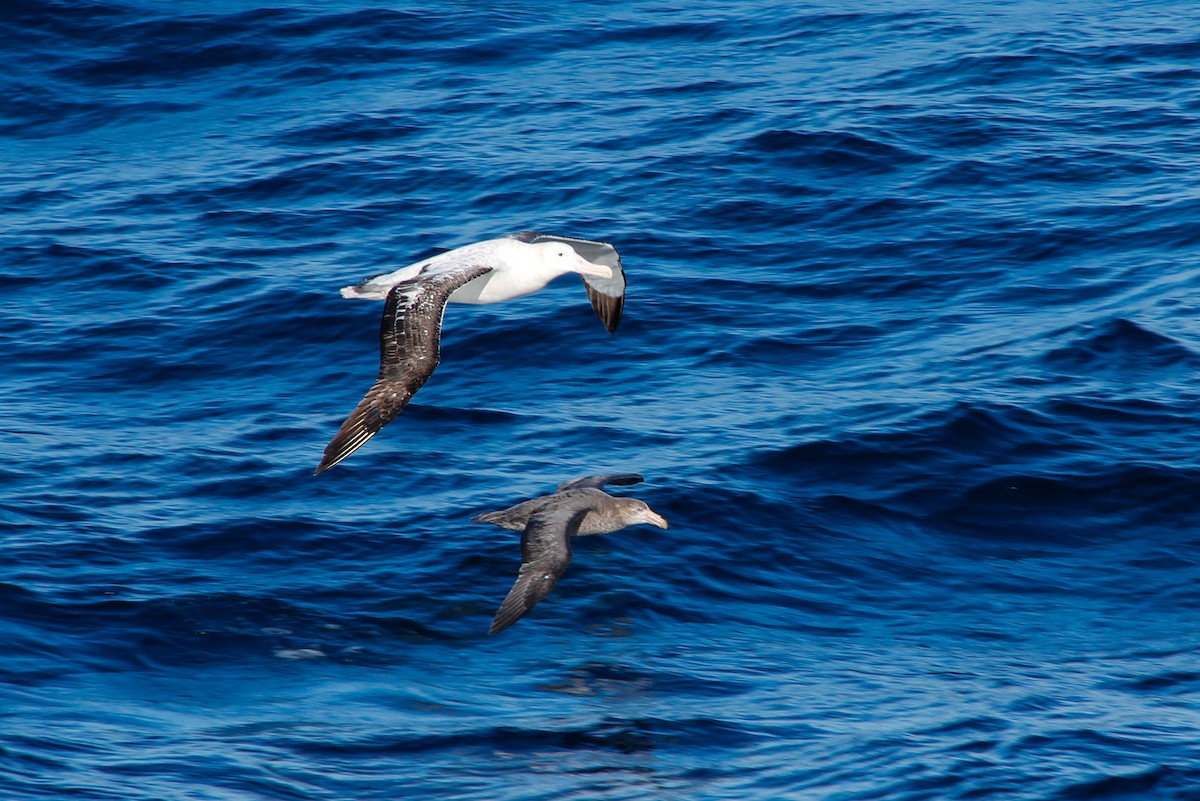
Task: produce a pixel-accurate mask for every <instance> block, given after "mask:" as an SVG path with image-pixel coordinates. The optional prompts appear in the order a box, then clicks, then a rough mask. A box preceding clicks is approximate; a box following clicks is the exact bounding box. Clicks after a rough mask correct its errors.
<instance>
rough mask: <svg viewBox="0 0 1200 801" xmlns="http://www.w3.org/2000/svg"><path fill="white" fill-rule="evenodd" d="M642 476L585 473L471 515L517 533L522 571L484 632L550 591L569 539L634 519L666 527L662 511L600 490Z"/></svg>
mask: <svg viewBox="0 0 1200 801" xmlns="http://www.w3.org/2000/svg"><path fill="white" fill-rule="evenodd" d="M641 480H642V477H641V476H639V475H636V474H633V473H618V474H614V475H602V476H588V477H587V478H581V479H575V480H573V481H567V482H565V483H563V484H562V485H561V486H560V487H559V489H558V491H557V492H555V493H554V494H553V495H543V496H542V497H540V498H533V499H532V500H528V501H522V502H521V503H518V504H517V505H515V506H511V507H509V508H508V509H502V510H500V511H498V512H486V513H484V514H480V515H476V516H475V517H473V518H471V520H473V521H474V522H477V523H491V524H493V525H496V526H500V527H501V528H507V529H511V530H513V531H520V532H521V569H520V571H519V572H518V573H517V580H516V583H514V584H513V586H512V589H511V590H509V592H508V595H507V596H506V597H505V599H504V601H503V602H502V603H501V604H500V608H499V609H498V610H496V616H495V617H494V618H493V619H492V624H491V626H490V627H489V628H488V634H496V633H497V632H500V631H503V630H504V629H506V628H508V627H509V626H511V625H512V624H513V623H516V622H517V621H518V620H520V619H521V618H522V617H524V616H525V614H526V613H528V612H529V610H530V609H532V608H533V607H534V605H535V604H537V602H538V601H540V600H542V599H543V598H545V597H546V595H547V594H549V592H550V590H551V589H552V588H553V587H554V584H555V582H557V581H558V579H559V577H560V576H562V574H563V572H564V571H566V569H567V565H568V564H570V563H571V542H570V540H571V537H577V536H588V535H592V534H608V533H610V532H613V531H619V530H620V529H623V528H626V527H627V526H633V525H637V524H638V523H648V524H650V525H652V526H658V527H659V528H666V527H667V521H666V520H665V519H664V518H663V517H662V515H660V514H658V513H657V512H655V511H654V510H652V509H651V508H650V507H649V506H647V505H646V503H645V501H641V500H639V499H637V498H617V497H613V496H612V495H609V494H608V493H607V492H605V491H604V490H603V489H601V487H603V486H605V485H607V484H620V485H628V484H636V483H638V482H639V481H641Z"/></svg>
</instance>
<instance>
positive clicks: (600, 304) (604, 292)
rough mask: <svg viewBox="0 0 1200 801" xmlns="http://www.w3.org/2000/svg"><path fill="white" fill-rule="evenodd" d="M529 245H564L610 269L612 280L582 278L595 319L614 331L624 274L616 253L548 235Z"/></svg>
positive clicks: (594, 244) (584, 241) (622, 296)
mask: <svg viewBox="0 0 1200 801" xmlns="http://www.w3.org/2000/svg"><path fill="white" fill-rule="evenodd" d="M531 233H532V232H531ZM530 241H531V242H534V243H537V242H566V243H567V244H568V245H570V246H571V247H572V248H574V249H575V252H576V253H578V254H579V255H580V256H583V257H584V258H585V259H587V260H588V261H590V262H593V263H594V264H603V265H606V266H607V267H609V268H611V269H612V278H596V277H594V276H590V275H589V276H584V278H583V283H584V287H585V288H586V289H587V295H588V300H590V301H591V302H592V308H593V309H595V310H596V316H597V317H599V318H600V321H601V322H602V323H604V327H605V328H606V329H608V333H610V334H611V333H613V332H614V331H616V330H617V323H619V322H621V310H622V309H623V308H624V307H625V270H624V269H623V268H622V267H621V256H620V255H619V254H618V253H617V249H616V248H614V247H613V246H612V245H610V244H609V243H607V242H595V241H593V240H591V239H575V238H574V237H570V236H553V235H551V234H536V235H533V236H532V239H531V240H530Z"/></svg>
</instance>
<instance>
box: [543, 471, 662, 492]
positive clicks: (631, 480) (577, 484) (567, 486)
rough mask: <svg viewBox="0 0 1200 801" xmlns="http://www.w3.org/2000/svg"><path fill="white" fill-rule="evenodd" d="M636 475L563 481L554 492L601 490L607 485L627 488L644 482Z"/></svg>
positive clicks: (621, 474)
mask: <svg viewBox="0 0 1200 801" xmlns="http://www.w3.org/2000/svg"><path fill="white" fill-rule="evenodd" d="M644 480H645V479H643V478H642V477H641V476H639V475H638V474H637V473H608V474H605V475H599V476H586V477H584V478H573V479H571V480H570V481H564V482H563V483H561V484H559V485H558V489H557V490H555V492H566V491H567V490H573V489H583V488H585V487H591V488H592V489H598V490H602V489H604V487H605V486H606V485H608V484H614V485H616V486H620V487H628V486H629V485H630V484H640V483H641V482H642V481H644Z"/></svg>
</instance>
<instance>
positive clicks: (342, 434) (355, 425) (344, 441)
mask: <svg viewBox="0 0 1200 801" xmlns="http://www.w3.org/2000/svg"><path fill="white" fill-rule="evenodd" d="M378 430H379V429H375V431H370V430H368V428H367V427H366V426H365V425H363V421H362V420H360V419H356V418H355V417H353V416H352V417H351V418H350V419H349V420H347V421H346V422H345V423H343V424H342V427H341V428H339V429H338V432H337V434H335V435H334V436H333V439H331V440H330V441H329V444H328V445H326V446H325V454H324V455H323V456H322V457H321V463H320V464H319V465H317V469H316V470H315V471H314V472H313V475H320V474H321V473H324V472H325V471H326V470H328V469H329V468H331V467H333V466H334V465H335V464H337V463H338V462H340V461H342V460H343V459H345V458H346V457H347V456H349V455H350V454H352V453H354V452H355V451H356V450H358V449H359V448H361V447H362V446H363V445H365V444H366V443H367V440H369V439H370V438H371V437H373V436H375V433H376V432H377V431H378Z"/></svg>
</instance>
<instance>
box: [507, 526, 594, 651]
mask: <svg viewBox="0 0 1200 801" xmlns="http://www.w3.org/2000/svg"><path fill="white" fill-rule="evenodd" d="M586 514H587V508H586V507H584V506H577V507H574V508H558V509H551V510H548V511H545V512H537V513H535V514H533V515H531V516H530V517H529V523H528V524H526V526H525V533H524V534H522V535H521V570H520V572H519V573H517V581H516V583H515V584H513V586H512V589H511V590H509V591H508V595H507V596H505V598H504V601H503V602H502V603H501V604H500V608H499V609H497V610H496V616H495V617H494V618H492V625H491V626H489V627H488V634H496V633H497V632H501V631H504V630H505V629H506V628H508V627H509V626H511V625H512V624H513V623H516V622H517V621H518V620H520V619H521V618H522V617H524V616H525V614H526V613H527V612H528V611H529V610H530V609H532V608H533V607H534V605H535V604H537V602H538V601H540V600H542V599H543V598H545V597H546V595H548V594H549V592H550V590H551V589H552V588H553V587H554V584H555V582H557V581H558V578H559V576H561V575H562V574H563V572H564V571H565V570H566V569H567V565H569V564H570V563H571V544H570V540H571V536H572V535H573V534H574V533H575V532H576V531H578V530H579V523H580V521H582V520H583V517H584V515H586Z"/></svg>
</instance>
